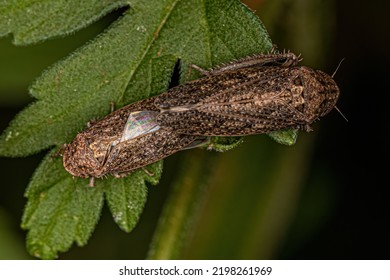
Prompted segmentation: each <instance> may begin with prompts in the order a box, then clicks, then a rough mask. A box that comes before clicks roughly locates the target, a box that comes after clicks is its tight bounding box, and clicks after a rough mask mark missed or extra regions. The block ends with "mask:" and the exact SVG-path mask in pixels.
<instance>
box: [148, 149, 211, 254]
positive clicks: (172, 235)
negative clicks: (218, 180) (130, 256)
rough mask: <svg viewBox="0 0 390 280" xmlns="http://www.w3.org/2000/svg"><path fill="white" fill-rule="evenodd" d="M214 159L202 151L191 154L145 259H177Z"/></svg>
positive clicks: (192, 226) (199, 206)
mask: <svg viewBox="0 0 390 280" xmlns="http://www.w3.org/2000/svg"><path fill="white" fill-rule="evenodd" d="M216 158H217V156H216V155H215V153H209V152H206V151H204V150H198V151H196V152H195V151H192V153H191V156H190V157H189V156H188V157H187V158H186V159H185V162H184V164H183V166H182V170H181V174H180V175H179V176H178V179H177V180H176V182H175V183H174V184H173V187H172V192H171V194H170V196H169V197H168V199H167V202H166V203H165V206H164V209H163V212H162V215H161V217H160V220H159V222H158V225H157V229H156V232H155V234H154V236H153V240H152V242H151V246H150V248H149V252H148V256H147V258H148V259H179V258H180V257H181V256H182V255H183V251H184V249H185V246H186V244H188V243H189V241H190V240H191V238H192V232H193V229H194V227H195V226H196V222H197V219H198V216H199V214H200V212H201V211H199V210H200V209H201V208H202V205H203V202H204V201H205V198H206V196H207V192H206V191H205V190H206V188H207V182H208V179H209V177H210V174H211V173H212V171H211V170H212V169H213V168H211V167H212V166H213V165H214V162H215V160H216Z"/></svg>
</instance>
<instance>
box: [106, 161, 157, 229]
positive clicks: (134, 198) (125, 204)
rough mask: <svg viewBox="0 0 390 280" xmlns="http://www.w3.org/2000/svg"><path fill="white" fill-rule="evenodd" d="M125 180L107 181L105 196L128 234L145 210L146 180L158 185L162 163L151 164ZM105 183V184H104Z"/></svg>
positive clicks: (117, 220)
mask: <svg viewBox="0 0 390 280" xmlns="http://www.w3.org/2000/svg"><path fill="white" fill-rule="evenodd" d="M144 168H145V169H147V171H146V172H148V173H149V174H151V175H152V176H149V175H148V174H147V173H146V172H145V171H144V170H143V169H140V170H138V171H136V172H134V173H131V174H130V175H128V176H127V177H125V178H120V179H116V180H114V181H112V182H111V181H107V184H106V188H105V195H106V200H107V204H108V207H109V208H110V211H111V213H112V216H113V217H114V220H115V222H116V223H117V224H118V226H119V227H120V228H121V229H122V230H123V231H126V232H130V231H132V230H133V228H134V227H135V225H136V224H137V222H138V220H139V218H140V216H141V214H142V211H143V209H144V206H145V203H146V197H147V187H146V184H145V180H146V181H149V182H150V183H152V184H157V183H158V181H159V179H160V177H161V173H162V161H159V162H157V163H154V164H151V165H149V166H148V167H144ZM104 183H105V182H104Z"/></svg>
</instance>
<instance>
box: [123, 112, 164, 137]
mask: <svg viewBox="0 0 390 280" xmlns="http://www.w3.org/2000/svg"><path fill="white" fill-rule="evenodd" d="M157 115H158V112H156V111H137V112H132V113H130V115H129V117H128V119H127V122H126V125H125V127H124V129H123V133H122V138H121V140H120V142H123V141H128V140H131V139H134V138H137V137H140V136H142V135H145V134H148V133H152V132H155V131H157V130H159V129H160V126H159V125H158V123H157V122H156V116H157Z"/></svg>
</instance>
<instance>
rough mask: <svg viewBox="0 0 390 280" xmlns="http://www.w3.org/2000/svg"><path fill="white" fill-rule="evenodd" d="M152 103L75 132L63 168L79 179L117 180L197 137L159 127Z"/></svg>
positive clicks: (144, 102) (140, 104) (134, 106)
mask: <svg viewBox="0 0 390 280" xmlns="http://www.w3.org/2000/svg"><path fill="white" fill-rule="evenodd" d="M154 100H155V98H154V97H152V98H149V99H145V100H141V101H139V102H136V103H133V104H130V105H127V106H125V107H123V108H121V109H119V110H117V111H114V112H112V113H111V114H109V115H107V116H106V117H104V118H103V119H101V120H100V121H98V122H96V123H94V124H93V125H91V126H90V127H89V128H87V129H86V130H85V131H83V132H81V133H79V134H78V135H77V136H76V138H75V139H74V140H73V142H72V143H71V144H69V145H67V146H66V147H65V149H64V153H63V163H64V167H65V169H66V170H67V171H68V172H69V173H70V174H72V175H74V176H77V177H82V178H88V177H92V178H99V177H102V176H104V175H106V174H112V175H114V176H117V177H121V176H125V175H126V174H128V173H129V172H131V171H132V170H134V169H137V168H140V167H143V166H145V165H148V164H151V163H153V162H156V161H158V160H160V159H162V158H165V157H167V156H169V155H171V154H173V153H175V152H177V151H179V150H182V149H184V148H185V147H187V146H189V145H190V144H191V143H193V142H194V141H195V140H196V139H197V138H198V137H196V136H191V135H181V134H177V133H176V132H175V131H174V129H172V128H170V127H159V125H158V124H157V123H156V120H155V117H156V115H157V114H158V113H159V112H158V111H156V108H155V106H154ZM91 184H93V181H91Z"/></svg>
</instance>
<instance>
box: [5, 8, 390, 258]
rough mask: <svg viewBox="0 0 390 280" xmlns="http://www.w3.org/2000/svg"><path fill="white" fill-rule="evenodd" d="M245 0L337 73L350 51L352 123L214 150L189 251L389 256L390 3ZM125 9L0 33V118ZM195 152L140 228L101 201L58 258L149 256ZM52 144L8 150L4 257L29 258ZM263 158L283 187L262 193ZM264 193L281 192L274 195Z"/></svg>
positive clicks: (342, 104)
mask: <svg viewBox="0 0 390 280" xmlns="http://www.w3.org/2000/svg"><path fill="white" fill-rule="evenodd" d="M245 2H246V3H247V4H248V5H249V6H250V7H251V8H252V9H255V10H257V14H258V15H259V17H260V18H261V19H262V21H263V23H264V24H265V26H266V27H267V29H268V31H269V33H270V36H271V38H272V40H273V41H274V42H275V43H276V44H277V45H278V47H279V48H281V49H283V48H286V49H290V50H292V51H293V52H295V53H302V56H303V58H304V61H303V62H302V63H303V64H305V65H308V66H311V67H313V68H320V69H323V70H324V71H325V72H328V73H333V71H334V70H335V69H336V67H337V65H338V63H339V62H340V60H341V59H342V58H345V61H344V62H343V63H342V65H341V67H340V69H339V70H338V72H337V74H336V76H335V80H336V82H337V83H338V85H339V87H340V90H341V96H340V99H339V102H338V108H339V109H340V110H341V111H342V112H343V113H344V115H346V117H347V118H348V120H349V122H346V121H345V120H344V119H343V118H342V117H341V116H340V115H339V114H338V113H337V112H336V111H334V112H332V113H331V114H330V115H329V116H327V117H325V118H324V119H323V120H322V121H321V122H319V123H318V124H316V125H315V126H314V129H315V132H312V133H301V135H300V136H299V138H298V143H297V144H296V145H295V146H293V147H279V146H280V145H278V144H276V143H274V142H272V141H271V140H269V139H268V138H267V137H266V136H255V137H249V138H248V139H246V141H245V143H244V144H243V145H241V146H240V147H239V148H237V149H235V150H233V151H229V152H227V153H224V154H222V155H217V157H219V158H218V163H217V167H216V171H215V172H214V175H215V178H214V179H212V182H211V183H210V186H209V187H210V190H209V193H210V198H209V199H208V201H207V203H206V205H205V206H204V215H203V218H202V219H201V221H200V222H199V227H198V228H197V230H196V231H195V232H194V241H193V242H192V243H191V244H190V245H189V246H188V248H187V251H186V252H185V254H184V258H195V259H199V258H206V259H208V258H226V259H230V258H233V259H234V258H243V259H257V258H270V259H389V253H388V252H389V251H390V246H389V245H390V242H389V238H388V236H390V222H389V218H388V217H389V213H390V206H389V205H390V204H389V202H388V201H389V182H388V173H389V171H388V170H387V169H388V164H387V162H388V159H389V152H388V151H389V146H388V145H389V144H390V141H389V140H390V138H389V133H388V128H389V125H388V117H387V114H388V110H389V109H388V107H389V106H388V94H389V89H388V88H387V86H388V80H389V78H388V77H387V75H388V74H389V70H388V65H389V62H390V61H389V60H390V56H389V54H388V45H389V43H390V42H389V35H388V30H387V29H388V22H387V21H388V20H387V17H388V11H389V10H390V9H389V8H390V7H389V4H388V2H387V1H368V2H367V1H352V0H344V1H333V2H332V1H320V0H316V1H303V0H301V1H287V0H284V1H282V0H279V1H273V0H268V1H255V0H253V1H249V0H248V1H245ZM121 12H123V11H117V12H115V13H112V14H110V15H109V16H106V17H105V18H104V19H102V20H100V21H99V22H98V23H96V24H94V25H93V26H91V27H88V28H87V29H85V30H82V31H79V32H77V33H76V34H75V35H72V36H69V37H67V38H61V39H56V40H51V41H48V42H45V43H43V44H39V45H36V46H29V47H15V46H13V45H12V44H11V38H10V37H6V38H2V39H0V76H1V77H0V111H1V119H0V125H1V128H2V129H4V128H5V127H6V126H7V124H8V123H9V121H10V120H11V119H12V118H13V117H14V115H15V114H16V113H17V112H19V111H20V110H21V109H22V108H23V107H24V106H26V105H27V104H28V103H29V102H31V101H32V99H31V98H29V96H28V93H27V88H28V85H29V84H31V82H32V81H33V79H34V78H35V77H38V76H39V75H40V73H41V72H42V71H43V70H44V69H45V68H47V67H48V66H50V65H51V64H53V63H55V61H57V60H58V59H61V58H63V57H66V55H67V54H68V53H70V52H71V51H73V50H75V49H76V48H77V47H79V46H81V45H83V44H84V43H85V42H87V41H88V40H89V39H92V38H93V37H94V36H96V34H98V33H99V32H101V30H102V29H104V27H106V26H108V25H109V24H110V23H111V22H112V21H114V20H115V19H116V18H117V17H118V16H120V14H121ZM385 27H386V28H385ZM198 153H203V152H202V151H195V150H194V151H185V152H182V153H179V154H177V155H174V156H172V157H170V158H169V159H167V160H166V161H165V169H164V174H163V178H162V180H161V183H160V184H159V185H158V186H157V187H150V191H149V198H148V203H147V205H146V208H145V212H144V214H143V215H142V217H141V221H140V223H139V225H138V226H137V227H136V229H135V230H134V231H133V232H132V233H130V234H126V233H123V232H121V231H120V230H119V229H118V227H117V226H116V225H115V223H114V222H113V221H112V218H111V217H110V214H109V213H108V211H107V209H105V210H104V212H103V215H102V218H101V221H100V222H99V224H98V225H97V229H96V231H95V233H94V235H93V236H92V238H91V240H90V242H89V243H88V245H87V246H85V247H83V248H78V247H76V246H74V247H73V248H72V249H71V250H70V251H69V252H68V253H65V254H62V255H61V256H60V258H72V259H74V258H76V259H84V258H91V259H96V258H102V259H121V258H144V257H145V253H146V251H147V248H148V243H149V242H150V238H151V236H152V234H153V230H154V228H155V226H156V221H157V219H158V217H159V214H160V213H161V209H162V207H163V203H164V201H165V199H166V197H167V195H168V194H169V190H170V186H171V185H172V182H174V180H175V174H176V172H177V170H178V169H180V166H181V164H182V163H183V162H185V161H190V160H191V157H192V156H193V155H194V154H198ZM44 154H45V152H43V153H41V154H38V155H35V156H31V157H28V158H23V159H10V158H0V174H1V187H0V246H1V250H0V258H3V259H14V258H15V259H20V258H21V259H24V258H29V256H28V255H27V254H26V252H25V249H24V238H25V232H23V231H22V230H20V226H19V223H20V220H21V216H22V213H23V207H24V204H25V199H24V198H23V192H24V189H25V187H26V186H27V184H28V182H29V178H30V177H31V175H32V173H33V171H34V169H35V168H36V167H37V166H38V164H39V162H40V160H41V158H42V157H43V156H44ZM269 154H271V155H275V154H276V155H277V158H278V159H280V162H282V163H280V162H278V159H276V160H274V159H272V160H271V159H269V157H267V155H268V156H269ZM295 159H297V160H295ZM290 161H291V162H292V163H293V164H294V167H295V168H297V166H296V164H297V163H298V164H300V165H299V166H298V169H299V167H300V166H302V168H301V170H300V172H299V174H297V175H296V176H297V177H298V179H297V182H298V183H296V184H295V185H294V186H295V188H294V189H292V188H290V189H283V187H284V186H288V185H289V183H290V182H292V181H293V180H294V178H295V177H294V176H295V175H294V174H295V173H294V174H293V175H294V176H290V177H288V176H287V173H288V170H292V166H291V168H289V162H290ZM259 162H260V163H259ZM262 166H263V167H264V170H265V171H262V172H263V173H266V172H267V170H268V169H266V168H270V171H272V172H277V171H275V170H279V173H275V174H277V175H275V178H280V177H283V178H284V176H285V175H284V174H286V177H285V178H286V182H287V183H284V184H281V185H283V186H282V187H280V189H278V190H279V192H278V194H277V195H278V196H276V195H275V193H273V192H272V191H269V192H265V189H267V188H269V189H271V188H272V186H274V185H272V184H269V185H266V183H261V182H259V179H258V177H257V174H258V173H259V172H260V170H263V169H262V168H261V167H262ZM269 166H276V167H272V168H271V167H269ZM278 166H282V167H280V168H279V167H278ZM294 170H295V169H294ZM242 174H246V175H245V176H243V175H242ZM290 175H291V174H290ZM269 176H271V175H269ZM263 182H268V181H267V179H266V178H265V179H264V180H263ZM297 186H299V187H297ZM288 190H289V192H288ZM265 194H272V195H275V196H272V197H274V200H272V199H268V198H269V197H271V195H270V196H269V197H268V196H266V195H265ZM284 194H285V195H284ZM232 197H235V198H236V199H235V200H233V199H232ZM275 197H276V198H275ZM267 199H268V200H267ZM275 204H278V205H276V206H275ZM248 205H249V206H248ZM263 206H264V208H262V209H260V208H261V207H263ZM235 207H236V208H235ZM249 207H252V208H249ZM259 209H260V210H259ZM272 209H273V210H272ZM275 209H276V210H275ZM271 210H272V211H274V210H275V211H274V212H272V211H271ZM257 211H258V212H257ZM256 213H257V214H256ZM269 213H271V214H272V215H271V214H269ZM255 214H256V215H255ZM270 217H271V218H270ZM281 217H283V218H281ZM256 221H258V222H256ZM278 222H279V224H278ZM275 223H276V224H278V225H277V226H275V225H274V224H275ZM270 228H271V229H273V230H272V231H271V230H270ZM205 236H207V238H206V237H205ZM271 237H272V238H273V239H272V240H271ZM248 240H249V241H248ZM268 243H270V244H271V245H268ZM253 244H256V246H253ZM267 246H268V247H267ZM253 247H255V248H256V249H245V248H253ZM123 248H126V250H123Z"/></svg>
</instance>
